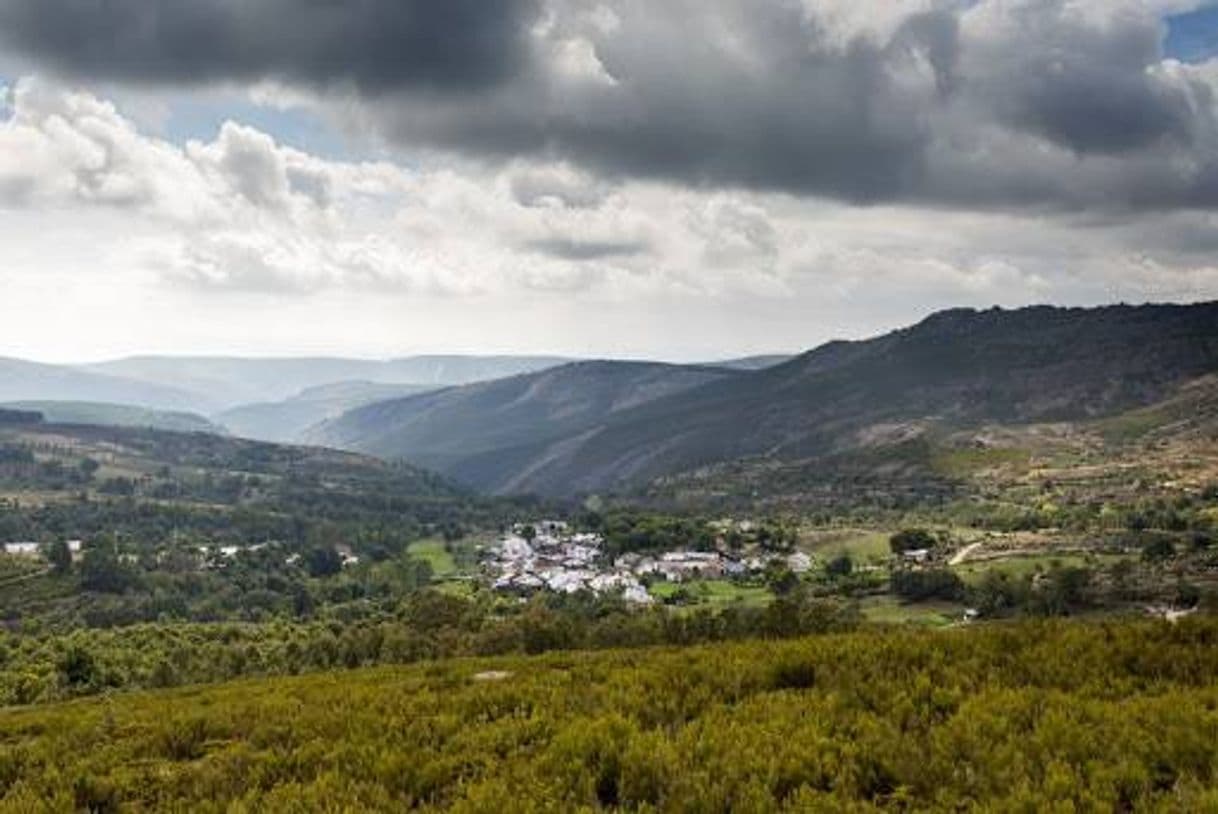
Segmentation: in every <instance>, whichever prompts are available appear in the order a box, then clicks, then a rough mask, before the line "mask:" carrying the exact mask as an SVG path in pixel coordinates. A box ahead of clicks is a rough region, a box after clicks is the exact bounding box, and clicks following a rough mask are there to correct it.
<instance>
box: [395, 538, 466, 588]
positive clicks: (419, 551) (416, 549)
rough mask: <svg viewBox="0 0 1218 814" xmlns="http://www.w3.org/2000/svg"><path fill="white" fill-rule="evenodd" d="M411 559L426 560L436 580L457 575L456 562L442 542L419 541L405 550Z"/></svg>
mask: <svg viewBox="0 0 1218 814" xmlns="http://www.w3.org/2000/svg"><path fill="white" fill-rule="evenodd" d="M406 551H407V553H408V554H410V556H412V557H417V558H419V559H421V560H426V561H427V564H428V565H430V566H431V572H432V573H433V574H434V575H435V576H436V578H437V579H445V578H448V577H451V576H454V575H455V574H456V573H457V570H458V569H457V562H456V560H455V559H453V555H452V553H451V552H449V550H448V549H447V548H445V544H444V541H443V540H419V541H418V542H416V543H411V544H410V546H409V547H408V548H407V549H406Z"/></svg>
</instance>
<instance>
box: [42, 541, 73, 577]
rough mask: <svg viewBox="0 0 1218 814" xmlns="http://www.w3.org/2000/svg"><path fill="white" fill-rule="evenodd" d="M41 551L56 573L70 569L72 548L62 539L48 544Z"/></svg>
mask: <svg viewBox="0 0 1218 814" xmlns="http://www.w3.org/2000/svg"><path fill="white" fill-rule="evenodd" d="M43 553H44V554H45V556H46V558H47V562H49V563H50V564H51V570H52V571H54V572H55V573H56V574H66V573H68V572H69V571H71V570H72V549H71V548H69V547H68V544H67V543H65V542H64V541H63V540H56V541H55V542H53V543H51V544H49V545H48V546H46V548H45V549H44V550H43Z"/></svg>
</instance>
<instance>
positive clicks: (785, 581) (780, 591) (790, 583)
mask: <svg viewBox="0 0 1218 814" xmlns="http://www.w3.org/2000/svg"><path fill="white" fill-rule="evenodd" d="M765 582H766V585H767V586H769V588H770V590H771V591H773V592H774V593H775V594H777V595H778V596H785V595H786V594H789V593H790V592H791V591H793V590H795V588H796V586H798V585H799V577H798V576H796V574H795V572H794V571H792V570H791V569H790V568H789V567H788V566H787V565H785V564H784V563H782V562H779V561H777V560H775V561H772V562H771V563H770V564H769V565H767V566H766V574H765Z"/></svg>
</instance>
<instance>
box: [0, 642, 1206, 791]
mask: <svg viewBox="0 0 1218 814" xmlns="http://www.w3.org/2000/svg"><path fill="white" fill-rule="evenodd" d="M240 635H242V633H241V631H239V630H236V629H235V630H233V632H232V638H234V639H235V638H237V637H239V636H240ZM537 635H543V636H544V631H542V630H540V629H539V630H538V632H537ZM1216 635H1218V628H1216V626H1215V623H1214V622H1213V621H1212V620H1188V621H1186V622H1183V623H1181V624H1179V625H1168V624H1163V623H1158V624H1151V623H1130V622H1124V623H1107V624H1103V625H1099V624H1094V625H1088V624H1061V623H1057V624H1047V623H1024V624H1016V625H1007V626H993V627H981V628H977V629H974V630H970V631H967V632H964V631H955V632H921V633H917V632H910V631H903V632H898V631H871V632H860V633H849V634H839V635H830V636H817V637H813V638H807V639H802V640H796V641H790V642H750V643H741V644H721V645H713V646H703V647H684V648H680V649H656V648H653V649H649V650H633V651H632V650H623V651H617V652H608V653H599V654H595V653H559V654H553V655H548V656H544V657H537V658H500V659H480V660H458V661H445V662H437V663H431V664H426V665H420V666H417V667H406V668H402V667H398V668H376V669H365V670H346V671H343V672H335V673H330V674H324V675H310V676H302V677H294V678H276V679H269V680H245V681H240V682H234V683H231V684H228V685H224V686H218V687H193V688H189V689H182V690H172V691H161V692H150V693H140V694H134V695H126V696H124V695H111V696H108V697H106V698H103V699H88V700H83V701H77V702H73V703H69V704H58V705H48V706H43V707H31V708H24V709H20V708H19V709H10V710H5V711H3V712H0V744H3V746H0V756H2V757H3V763H0V766H2V767H3V774H0V809H3V810H6V811H14V812H17V811H38V810H62V811H68V810H89V811H126V810H133V811H147V810H164V811H199V812H212V811H214V812H220V811H231V810H251V811H314V810H316V811H322V810H325V811H404V810H419V811H468V812H491V811H494V812H516V811H520V812H525V811H529V812H544V811H555V812H569V811H604V810H612V811H750V812H752V811H756V812H769V811H791V812H803V811H847V810H848V811H878V810H892V811H970V810H979V811H991V810H1001V811H1006V810H1011V811H1049V810H1063V811H1067V810H1068V811H1159V810H1162V811H1208V810H1212V809H1213V807H1214V805H1215V803H1218V788H1216V785H1215V778H1216V777H1218V748H1215V743H1216V742H1218V712H1215V708H1216V706H1218V690H1215V688H1214V686H1213V675H1214V671H1215V670H1218V649H1215V648H1214V647H1213V646H1212V644H1211V643H1212V641H1213V640H1214V637H1215V636H1216ZM0 641H3V640H0ZM293 645H294V646H296V643H295V642H293ZM323 645H324V642H320V641H319V642H318V643H317V647H318V648H319V649H321V648H322V647H323ZM408 645H409V640H405V639H403V638H402V637H401V636H400V635H395V634H394V633H392V632H390V633H388V634H386V635H385V636H384V637H382V638H375V639H374V638H369V639H367V640H365V641H363V642H361V645H360V646H361V650H360V651H355V652H356V653H357V655H356V656H355V657H354V659H353V660H352V663H353V664H358V663H359V655H358V653H359V652H362V651H364V650H368V649H370V648H382V649H392V648H397V647H405V646H408ZM296 649H297V650H298V649H299V648H298V647H297V648H296ZM244 650H248V651H249V652H250V654H251V655H250V658H254V659H256V658H260V657H261V654H260V653H259V652H258V651H257V650H255V649H254V648H253V646H250V647H248V648H245V649H244ZM73 652H80V651H73ZM242 652H244V651H242ZM77 663H78V664H80V663H83V664H84V667H78V670H79V669H83V670H86V671H87V670H89V669H92V663H91V662H88V661H84V662H81V660H80V658H79V657H77ZM167 669H170V670H171V669H172V667H171V666H168V665H167Z"/></svg>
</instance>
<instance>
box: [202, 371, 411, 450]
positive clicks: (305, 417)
mask: <svg viewBox="0 0 1218 814" xmlns="http://www.w3.org/2000/svg"><path fill="white" fill-rule="evenodd" d="M434 389H435V387H433V386H431V385H420V384H381V383H378V382H366V381H364V382H334V383H332V384H325V385H319V386H317V387H310V388H308V389H307V390H303V391H301V392H300V393H297V394H296V395H295V396H292V397H291V398H289V399H284V400H283V401H272V402H262V403H259V404H243V405H241V406H239V407H233V408H232V409H229V410H225V411H223V412H221V413H217V414H216V415H215V416H214V418H215V420H216V421H217V422H219V423H220V424H222V425H223V426H224V427H226V428H227V429H228V430H229V431H230V432H232V433H233V434H234V435H238V436H241V437H243V438H256V439H258V440H261V441H275V442H281V443H291V442H295V441H299V440H301V438H302V437H303V435H304V431H305V430H307V429H309V428H310V427H312V426H314V425H315V424H318V423H320V422H322V421H325V420H326V419H329V418H334V417H336V416H339V415H341V414H342V413H344V412H346V411H347V410H351V409H354V408H356V407H362V406H363V405H365V404H371V403H373V402H376V401H385V400H387V399H394V398H402V397H405V396H412V395H418V394H420V393H425V392H428V391H430V390H434Z"/></svg>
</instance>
